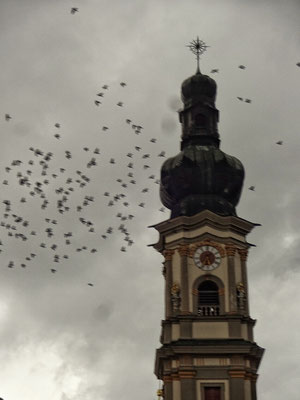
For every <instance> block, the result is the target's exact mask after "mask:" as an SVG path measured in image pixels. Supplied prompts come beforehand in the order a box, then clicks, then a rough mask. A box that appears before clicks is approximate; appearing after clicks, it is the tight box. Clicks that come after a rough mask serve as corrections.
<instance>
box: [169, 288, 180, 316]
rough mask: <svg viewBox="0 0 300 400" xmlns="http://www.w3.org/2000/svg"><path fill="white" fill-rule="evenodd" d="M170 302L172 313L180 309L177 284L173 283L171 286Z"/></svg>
mask: <svg viewBox="0 0 300 400" xmlns="http://www.w3.org/2000/svg"><path fill="white" fill-rule="evenodd" d="M170 292H171V302H172V306H173V311H178V310H179V309H180V304H181V296H180V286H179V284H178V283H173V285H172V286H171V290H170Z"/></svg>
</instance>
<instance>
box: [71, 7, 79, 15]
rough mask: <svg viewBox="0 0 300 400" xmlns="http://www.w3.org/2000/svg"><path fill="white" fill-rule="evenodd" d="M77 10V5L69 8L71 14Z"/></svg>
mask: <svg viewBox="0 0 300 400" xmlns="http://www.w3.org/2000/svg"><path fill="white" fill-rule="evenodd" d="M77 12H78V8H77V7H72V8H71V14H73V15H74V14H75V13H77Z"/></svg>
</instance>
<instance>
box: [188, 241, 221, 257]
mask: <svg viewBox="0 0 300 400" xmlns="http://www.w3.org/2000/svg"><path fill="white" fill-rule="evenodd" d="M201 246H213V247H215V248H216V249H217V250H218V252H219V253H220V256H221V257H222V258H223V257H225V255H226V253H225V250H224V248H223V247H222V246H221V245H220V244H219V243H217V242H214V241H213V240H209V239H206V240H202V241H201V242H197V243H195V244H193V245H192V246H191V247H190V254H189V255H190V257H193V256H194V254H195V251H196V250H197V249H198V247H201Z"/></svg>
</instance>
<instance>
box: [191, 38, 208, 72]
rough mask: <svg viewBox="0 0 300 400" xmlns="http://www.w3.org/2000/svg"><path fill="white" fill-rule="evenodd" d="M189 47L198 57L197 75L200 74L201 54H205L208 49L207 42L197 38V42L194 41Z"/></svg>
mask: <svg viewBox="0 0 300 400" xmlns="http://www.w3.org/2000/svg"><path fill="white" fill-rule="evenodd" d="M187 47H189V48H190V50H191V52H192V53H194V54H195V55H196V57H197V73H200V68H199V60H200V54H203V53H204V52H205V51H206V49H207V47H210V46H206V44H205V42H203V41H202V40H199V37H198V36H197V40H192V41H191V42H190V44H187Z"/></svg>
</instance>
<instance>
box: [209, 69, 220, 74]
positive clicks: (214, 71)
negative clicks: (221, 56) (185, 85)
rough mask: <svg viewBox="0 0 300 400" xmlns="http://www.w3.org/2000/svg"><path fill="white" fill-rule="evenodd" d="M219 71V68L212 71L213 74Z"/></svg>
mask: <svg viewBox="0 0 300 400" xmlns="http://www.w3.org/2000/svg"><path fill="white" fill-rule="evenodd" d="M217 72H219V70H218V69H212V70H211V71H210V73H211V74H215V73H217Z"/></svg>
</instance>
